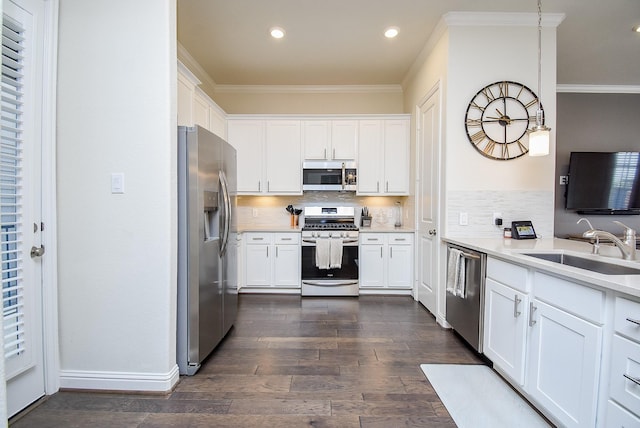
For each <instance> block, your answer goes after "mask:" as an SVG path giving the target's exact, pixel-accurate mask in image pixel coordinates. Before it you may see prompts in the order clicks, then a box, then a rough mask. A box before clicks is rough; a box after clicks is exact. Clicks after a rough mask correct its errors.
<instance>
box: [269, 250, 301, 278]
mask: <svg viewBox="0 0 640 428" xmlns="http://www.w3.org/2000/svg"><path fill="white" fill-rule="evenodd" d="M275 248H276V254H275V258H274V262H273V276H274V278H273V280H274V285H275V286H276V287H300V246H299V245H276V247H275Z"/></svg>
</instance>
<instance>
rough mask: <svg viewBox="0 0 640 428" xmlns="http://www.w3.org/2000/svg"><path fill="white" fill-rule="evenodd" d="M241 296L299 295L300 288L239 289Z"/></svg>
mask: <svg viewBox="0 0 640 428" xmlns="http://www.w3.org/2000/svg"><path fill="white" fill-rule="evenodd" d="M238 293H240V294H297V295H298V296H299V295H300V288H276V287H242V288H240V289H238Z"/></svg>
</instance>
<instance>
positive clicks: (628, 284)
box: [442, 238, 640, 297]
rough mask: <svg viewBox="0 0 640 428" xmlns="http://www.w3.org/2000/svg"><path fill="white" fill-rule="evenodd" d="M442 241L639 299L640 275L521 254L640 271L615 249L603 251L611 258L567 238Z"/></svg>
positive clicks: (446, 239) (634, 263) (636, 264)
mask: <svg viewBox="0 0 640 428" xmlns="http://www.w3.org/2000/svg"><path fill="white" fill-rule="evenodd" d="M442 240H443V241H444V242H448V243H452V244H457V245H461V246H463V247H466V248H469V249H472V250H476V251H480V252H483V253H486V254H488V255H490V256H494V257H497V258H500V259H503V260H506V261H509V262H512V263H517V264H520V265H523V266H529V267H532V268H535V269H537V270H540V271H546V272H549V273H552V274H556V275H561V276H565V277H567V278H569V279H573V280H577V281H581V282H585V283H589V284H593V285H596V286H598V287H602V288H605V289H608V290H613V291H618V292H621V293H626V294H630V295H632V296H635V297H640V275H604V274H600V273H597V272H592V271H589V270H585V269H580V268H575V267H572V266H566V265H561V264H559V263H554V262H550V261H546V260H542V259H537V258H534V257H529V256H525V255H523V253H534V252H538V253H543V252H547V251H553V252H565V253H567V254H574V255H578V256H581V257H587V258H592V259H594V260H599V261H603V262H607V263H614V264H619V265H623V266H628V267H633V268H637V269H640V261H637V260H636V261H627V260H622V258H621V257H620V252H619V251H618V250H617V248H607V249H606V253H607V254H612V255H614V256H613V257H608V256H602V255H593V254H591V244H589V243H586V242H579V241H574V240H569V239H559V238H546V239H526V240H516V239H503V238H442ZM611 250H613V251H611Z"/></svg>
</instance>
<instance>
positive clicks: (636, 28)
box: [633, 25, 640, 33]
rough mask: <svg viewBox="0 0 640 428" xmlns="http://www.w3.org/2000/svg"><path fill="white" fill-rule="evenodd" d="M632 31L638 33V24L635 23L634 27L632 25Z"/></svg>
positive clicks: (639, 30) (639, 27)
mask: <svg viewBox="0 0 640 428" xmlns="http://www.w3.org/2000/svg"><path fill="white" fill-rule="evenodd" d="M633 31H635V32H636V33H640V25H636V26H635V27H633Z"/></svg>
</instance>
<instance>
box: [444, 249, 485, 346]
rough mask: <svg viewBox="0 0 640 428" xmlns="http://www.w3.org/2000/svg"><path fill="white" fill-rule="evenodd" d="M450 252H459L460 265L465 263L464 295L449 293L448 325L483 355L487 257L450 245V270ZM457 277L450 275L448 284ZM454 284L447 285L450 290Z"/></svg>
mask: <svg viewBox="0 0 640 428" xmlns="http://www.w3.org/2000/svg"><path fill="white" fill-rule="evenodd" d="M451 249H457V250H459V251H460V253H456V252H453V253H454V256H455V255H456V254H459V257H460V263H464V275H463V278H461V280H462V281H464V284H463V287H462V288H463V290H464V292H463V293H459V294H461V295H459V294H454V293H452V292H450V291H447V293H446V296H447V298H446V307H447V316H446V318H447V322H448V323H449V324H450V325H451V327H452V328H453V329H454V330H455V331H456V332H457V333H458V334H459V335H460V336H462V337H463V338H464V340H466V341H467V342H468V343H469V345H471V346H472V347H473V349H475V350H476V351H478V352H480V353H482V335H483V318H484V317H483V307H484V281H485V274H486V270H487V268H486V265H487V255H486V254H484V253H480V252H478V251H473V250H470V249H468V248H464V247H460V246H458V245H454V244H447V261H448V262H447V269H448V270H449V269H450V267H451V263H449V260H450V259H449V257H452V251H451ZM453 277H454V276H453V275H451V274H450V272H449V271H448V272H447V281H448V282H449V281H450V280H451V279H452V278H453ZM451 288H455V287H452V286H451V284H449V283H447V289H448V290H450V289H451Z"/></svg>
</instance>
